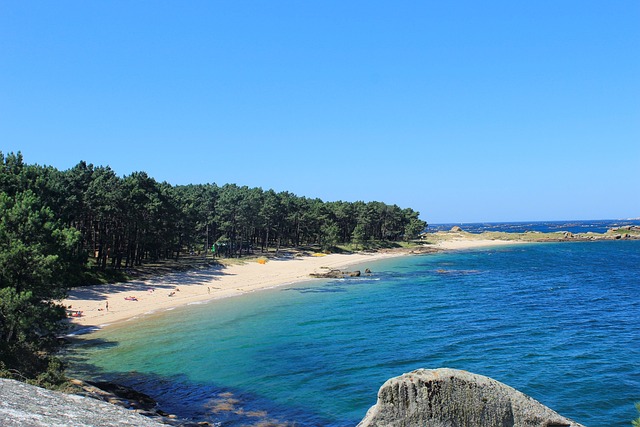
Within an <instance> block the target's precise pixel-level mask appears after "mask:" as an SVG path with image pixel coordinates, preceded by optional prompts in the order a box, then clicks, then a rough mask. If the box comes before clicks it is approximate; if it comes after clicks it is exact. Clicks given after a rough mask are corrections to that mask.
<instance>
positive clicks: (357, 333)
mask: <svg viewBox="0 0 640 427" xmlns="http://www.w3.org/2000/svg"><path fill="white" fill-rule="evenodd" d="M364 267H369V268H371V269H372V270H373V271H374V274H373V276H371V277H366V278H352V279H345V280H335V281H316V282H312V283H305V284H298V285H293V286H289V287H286V288H280V289H274V290H269V291H264V292H259V293H255V294H250V295H246V296H243V297H238V298H231V299H226V300H220V301H214V302H211V303H208V304H204V305H196V306H190V307H186V308H178V309H176V310H173V311H170V312H166V313H163V314H162V315H156V316H149V317H146V318H142V319H137V320H136V321H135V322H128V323H125V324H123V325H120V326H117V327H111V328H107V329H105V330H102V331H99V332H97V333H95V334H92V335H91V336H89V339H88V340H87V341H86V342H85V343H84V344H82V345H79V346H78V347H76V348H75V349H74V353H73V359H74V361H75V362H74V363H75V365H74V369H75V370H78V371H81V372H84V374H85V375H94V376H100V377H103V378H104V377H106V378H108V379H111V380H115V381H120V382H123V383H126V384H128V385H131V386H133V387H135V388H138V389H139V390H141V391H143V392H146V393H148V394H150V395H152V396H154V397H156V398H157V400H159V402H160V406H161V407H162V408H163V409H165V410H167V411H169V412H173V413H176V414H178V415H181V416H186V417H193V418H195V419H197V420H202V419H206V420H210V421H216V422H219V423H220V424H221V425H224V426H240V425H247V424H252V423H256V422H258V421H265V420H270V421H279V422H281V423H283V424H285V423H291V424H294V423H295V425H298V426H354V425H355V424H357V422H358V421H359V420H360V419H361V418H362V417H363V416H364V414H365V412H366V410H367V409H368V408H369V407H370V406H371V405H373V404H374V403H375V400H376V393H377V391H378V389H379V387H380V386H381V385H382V383H383V382H384V381H385V380H386V379H388V378H390V377H393V376H397V375H400V374H402V373H405V372H409V371H411V370H414V369H417V368H437V367H450V368H457V369H464V370H467V371H471V372H474V373H478V374H482V375H486V376H490V377H492V378H495V379H497V380H499V381H502V382H504V383H506V384H508V385H510V386H512V387H515V388H517V389H519V390H520V391H522V392H524V393H527V394H529V395H530V396H532V397H534V398H535V399H537V400H539V401H541V402H542V403H544V404H545V405H547V406H550V407H551V408H553V409H554V410H556V411H558V412H560V413H561V414H562V415H565V416H568V417H570V418H573V419H575V420H576V421H578V422H581V423H583V424H585V425H589V426H627V425H629V423H630V420H631V419H633V418H634V417H635V416H636V411H635V409H634V407H633V404H634V402H636V401H640V343H639V340H638V338H639V337H640V322H639V320H640V298H639V296H638V292H639V290H640V241H607V242H583V243H558V244H553V243H550V244H533V245H517V246H508V247H499V248H492V249H483V250H473V251H464V252H455V253H444V254H435V255H425V256H415V257H404V258H396V259H390V260H384V261H379V262H377V263H375V264H370V265H366V266H362V268H364Z"/></svg>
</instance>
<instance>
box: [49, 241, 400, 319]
mask: <svg viewBox="0 0 640 427" xmlns="http://www.w3.org/2000/svg"><path fill="white" fill-rule="evenodd" d="M400 255H402V254H401V253H366V254H365V253H357V254H349V255H342V254H330V255H325V256H302V257H281V258H272V259H270V260H269V261H268V262H266V263H265V264H260V263H258V262H257V260H255V259H254V260H248V261H246V262H244V263H241V264H231V265H227V266H223V265H219V266H216V267H211V268H206V269H197V270H191V271H186V272H175V273H171V274H168V275H164V276H161V277H156V278H152V279H149V280H140V281H136V280H134V281H131V282H126V283H117V284H107V285H95V286H87V287H81V288H74V289H72V290H71V291H70V292H69V296H68V298H67V299H65V300H63V301H62V304H64V305H65V307H67V308H69V310H70V311H71V312H76V311H79V312H81V313H82V314H81V316H79V317H72V318H71V322H72V323H73V324H75V325H78V326H81V327H100V326H106V325H109V324H112V323H116V322H120V321H123V320H127V319H131V318H133V317H137V316H141V315H145V314H151V313H154V312H158V311H162V310H167V309H169V308H172V307H178V306H182V305H187V304H191V303H195V302H201V301H207V300H212V299H219V298H227V297H232V296H238V295H242V294H245V293H248V292H255V291H258V290H262V289H269V288H274V287H277V286H282V285H286V284H289V283H295V282H301V281H306V280H317V279H312V278H311V277H310V276H309V275H310V274H311V273H322V272H323V271H324V272H326V271H327V270H328V269H343V268H346V267H347V266H349V265H355V264H366V263H367V262H371V261H375V260H379V259H383V258H389V257H393V256H400ZM107 308H108V310H107Z"/></svg>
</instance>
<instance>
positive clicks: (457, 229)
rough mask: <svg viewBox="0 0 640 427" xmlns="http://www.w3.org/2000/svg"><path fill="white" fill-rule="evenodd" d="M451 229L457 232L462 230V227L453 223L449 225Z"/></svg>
mask: <svg viewBox="0 0 640 427" xmlns="http://www.w3.org/2000/svg"><path fill="white" fill-rule="evenodd" d="M451 231H453V232H455V233H459V232H461V231H462V228H460V227H458V226H457V225H454V226H453V227H451Z"/></svg>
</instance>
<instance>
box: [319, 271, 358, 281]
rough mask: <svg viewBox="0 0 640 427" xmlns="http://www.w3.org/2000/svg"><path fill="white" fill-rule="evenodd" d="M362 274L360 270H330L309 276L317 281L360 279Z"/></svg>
mask: <svg viewBox="0 0 640 427" xmlns="http://www.w3.org/2000/svg"><path fill="white" fill-rule="evenodd" d="M361 274H362V273H361V272H360V270H356V271H342V270H329V271H325V272H322V273H311V274H310V275H309V276H311V277H314V278H316V279H344V278H345V277H360V275H361Z"/></svg>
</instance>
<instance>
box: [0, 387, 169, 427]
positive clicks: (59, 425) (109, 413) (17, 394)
mask: <svg viewBox="0 0 640 427" xmlns="http://www.w3.org/2000/svg"><path fill="white" fill-rule="evenodd" d="M0 425H1V426H3V427H24V426H29V427H53V426H56V427H66V426H74V427H123V426H124V427H126V426H131V427H167V426H166V424H162V423H159V422H157V421H154V420H152V419H150V418H147V417H144V416H142V415H140V414H137V413H135V412H133V411H130V410H127V409H124V408H121V407H119V406H116V405H112V404H110V403H106V402H101V401H99V400H96V399H92V398H89V397H84V396H77V395H73V394H65V393H60V392H55V391H50V390H45V389H43V388H39V387H35V386H31V385H28V384H25V383H21V382H19V381H14V380H7V379H0Z"/></svg>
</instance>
